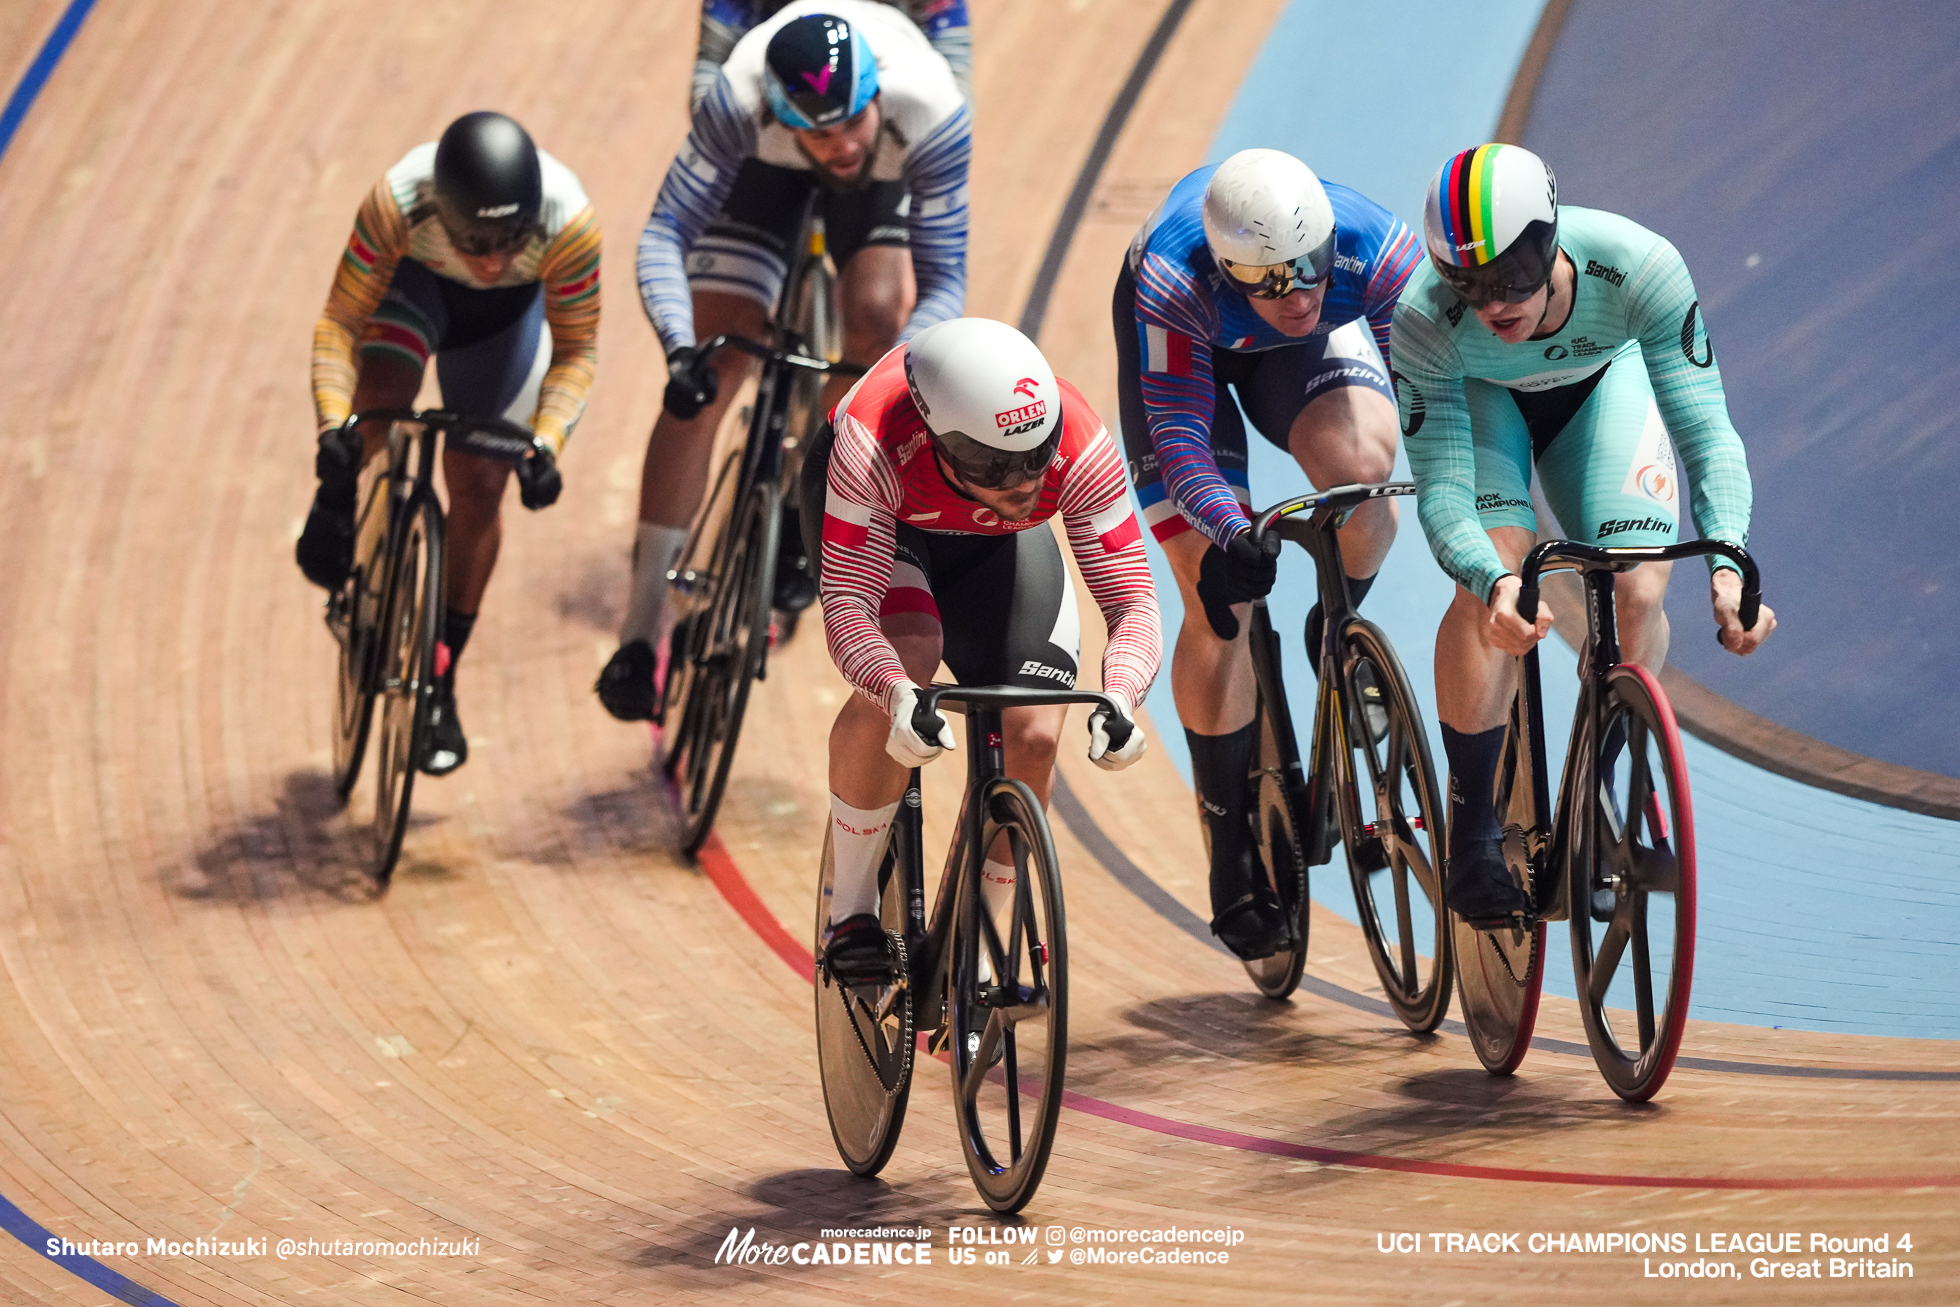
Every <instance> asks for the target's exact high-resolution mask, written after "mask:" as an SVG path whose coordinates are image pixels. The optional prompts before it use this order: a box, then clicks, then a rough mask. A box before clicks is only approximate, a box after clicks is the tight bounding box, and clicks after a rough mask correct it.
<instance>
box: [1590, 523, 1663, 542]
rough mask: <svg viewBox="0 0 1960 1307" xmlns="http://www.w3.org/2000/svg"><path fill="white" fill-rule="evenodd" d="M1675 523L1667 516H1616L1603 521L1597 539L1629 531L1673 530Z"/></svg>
mask: <svg viewBox="0 0 1960 1307" xmlns="http://www.w3.org/2000/svg"><path fill="white" fill-rule="evenodd" d="M1673 529H1674V523H1673V522H1672V521H1671V520H1669V519H1668V518H1665V517H1616V518H1613V519H1611V520H1610V521H1605V522H1601V523H1600V524H1599V531H1598V533H1597V535H1596V537H1595V538H1596V539H1600V540H1604V539H1605V538H1606V537H1607V536H1616V535H1621V534H1624V533H1625V532H1628V531H1672V530H1673Z"/></svg>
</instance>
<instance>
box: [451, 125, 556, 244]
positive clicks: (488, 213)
mask: <svg viewBox="0 0 1960 1307" xmlns="http://www.w3.org/2000/svg"><path fill="white" fill-rule="evenodd" d="M435 200H436V212H437V213H438V214H440V215H441V217H442V225H443V226H444V227H445V228H447V229H448V231H449V238H450V241H451V242H452V243H453V244H454V245H455V246H456V248H457V249H458V250H460V251H461V252H463V253H464V254H495V253H498V252H499V251H503V250H508V249H512V248H514V247H516V246H519V245H522V244H524V242H526V241H527V240H529V239H530V238H531V236H532V234H533V233H534V231H535V230H536V228H537V225H538V213H539V211H540V210H541V209H542V208H543V207H544V174H543V172H542V171H541V170H540V169H539V167H538V147H537V146H535V145H533V144H532V143H531V137H530V134H529V133H528V132H526V131H525V130H524V129H523V128H522V127H519V126H518V125H517V123H516V121H515V120H513V119H510V118H506V117H505V116H504V115H503V114H500V113H491V112H490V111H488V110H482V111H479V112H477V113H466V114H464V115H463V116H462V117H461V118H458V119H457V120H456V121H455V122H453V123H451V124H449V126H448V128H447V129H446V130H445V131H444V132H443V134H442V139H441V140H440V141H438V142H436V176H435Z"/></svg>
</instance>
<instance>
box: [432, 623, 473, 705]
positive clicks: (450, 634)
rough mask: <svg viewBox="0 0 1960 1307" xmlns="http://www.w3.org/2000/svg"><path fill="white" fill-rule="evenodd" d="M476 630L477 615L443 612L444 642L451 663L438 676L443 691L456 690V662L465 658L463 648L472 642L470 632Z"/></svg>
mask: <svg viewBox="0 0 1960 1307" xmlns="http://www.w3.org/2000/svg"><path fill="white" fill-rule="evenodd" d="M475 628H476V614H475V613H459V612H457V611H456V610H455V609H454V608H446V609H444V610H443V613H442V642H443V644H444V645H445V646H446V647H447V648H448V650H449V662H448V664H447V665H446V666H445V667H444V668H443V669H442V671H441V672H440V673H439V674H438V676H437V679H438V680H440V681H441V682H442V688H443V689H445V690H453V689H455V688H456V662H457V660H458V659H460V658H461V657H462V656H463V646H464V645H466V644H468V643H469V642H470V632H471V631H472V630H474V629H475Z"/></svg>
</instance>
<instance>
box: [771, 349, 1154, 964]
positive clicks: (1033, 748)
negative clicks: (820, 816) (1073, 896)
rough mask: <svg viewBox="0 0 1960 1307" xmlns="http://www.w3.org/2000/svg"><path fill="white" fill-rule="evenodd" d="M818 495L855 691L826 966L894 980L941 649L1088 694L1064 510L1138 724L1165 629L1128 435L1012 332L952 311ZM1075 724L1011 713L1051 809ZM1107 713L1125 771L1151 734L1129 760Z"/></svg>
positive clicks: (813, 470)
mask: <svg viewBox="0 0 1960 1307" xmlns="http://www.w3.org/2000/svg"><path fill="white" fill-rule="evenodd" d="M819 495H821V496H822V498H818V496H819ZM803 501H804V503H806V504H808V505H811V506H812V507H814V506H815V505H816V504H818V503H822V504H823V505H824V511H823V519H822V527H821V532H822V538H821V543H820V544H819V542H818V541H815V540H812V541H810V542H809V543H810V546H811V549H810V552H811V555H812V556H813V557H820V558H821V560H822V565H821V570H820V576H821V585H822V599H823V614H824V631H825V634H826V636H827V637H828V639H829V642H830V654H831V657H832V658H833V659H834V660H835V661H836V663H837V666H838V669H839V670H840V671H842V672H843V674H844V677H845V679H846V680H848V681H849V682H850V683H851V686H852V688H853V689H855V690H856V691H857V693H856V694H854V695H853V696H852V697H851V698H850V700H849V701H848V702H846V703H845V705H844V707H843V709H842V710H841V711H839V713H838V714H837V722H836V724H835V725H834V726H833V727H832V728H831V733H830V791H831V798H830V803H831V832H830V833H831V844H832V852H833V856H834V868H833V873H832V899H831V904H830V918H829V920H830V926H831V930H832V936H831V940H830V943H829V945H828V948H827V951H826V957H827V958H828V959H829V962H830V965H831V966H832V968H833V970H836V971H838V972H839V973H840V974H844V975H846V976H852V975H858V976H863V975H876V974H879V972H880V971H881V970H882V969H883V968H885V967H887V966H888V965H889V961H890V959H889V957H888V955H887V953H886V947H887V945H886V937H885V934H884V931H883V929H882V928H881V927H880V926H879V924H878V918H877V912H878V884H877V868H878V861H879V858H880V856H881V855H882V852H883V848H884V840H885V835H886V832H887V831H888V830H889V829H890V827H891V822H892V818H893V817H894V816H895V815H896V813H897V810H898V803H899V800H900V798H901V797H902V796H903V794H904V792H905V782H906V772H907V769H908V768H911V767H919V766H923V765H925V764H926V763H928V762H930V761H932V760H933V759H934V758H936V757H938V756H939V754H940V753H941V752H942V751H943V750H944V749H945V748H946V747H948V745H949V744H950V742H951V737H950V736H949V735H947V734H945V733H944V719H943V718H940V719H939V723H940V724H939V727H938V729H936V730H934V731H933V732H931V733H930V734H929V735H928V736H924V737H922V736H921V735H919V734H918V733H917V732H916V731H915V730H914V729H913V723H912V712H913V706H914V704H915V703H916V701H917V697H918V687H919V686H921V685H923V684H925V683H927V682H929V681H930V680H931V678H932V674H933V671H934V670H935V669H936V668H937V667H938V666H939V663H940V662H941V660H942V659H943V660H944V661H945V663H946V665H947V666H948V667H949V668H950V669H951V670H952V673H953V676H954V678H955V679H957V680H958V681H960V682H961V683H963V684H969V685H1023V686H1028V687H1031V688H1050V689H1052V688H1062V689H1070V688H1073V687H1074V685H1075V681H1076V660H1077V656H1078V653H1079V645H1080V632H1081V626H1080V621H1079V618H1078V617H1077V614H1076V608H1075V597H1074V592H1073V590H1072V589H1071V588H1070V585H1069V580H1068V572H1067V569H1066V568H1065V567H1064V566H1063V564H1062V556H1061V549H1060V547H1059V546H1058V545H1057V543H1056V540H1055V535H1054V532H1053V531H1052V530H1051V529H1049V528H1048V526H1047V523H1048V521H1049V519H1051V518H1053V517H1055V516H1057V515H1059V516H1060V517H1061V519H1062V523H1063V526H1064V527H1065V528H1066V530H1067V533H1068V541H1069V548H1070V551H1071V552H1072V553H1073V554H1074V555H1075V561H1076V565H1077V566H1078V567H1079V568H1080V569H1081V571H1082V577H1083V580H1084V581H1085V582H1087V584H1088V586H1089V592H1090V594H1091V595H1093V596H1094V597H1095V600H1096V603H1097V606H1098V607H1100V608H1101V609H1102V615H1103V622H1104V624H1105V625H1106V627H1107V628H1108V631H1109V643H1108V646H1107V647H1106V648H1105V649H1104V651H1103V659H1102V688H1103V690H1104V692H1105V693H1107V694H1109V695H1110V696H1111V697H1112V698H1114V699H1116V700H1117V701H1118V702H1119V704H1120V705H1122V706H1123V708H1124V709H1125V714H1124V715H1125V716H1128V715H1130V713H1131V712H1133V711H1134V709H1135V706H1136V705H1137V704H1139V703H1141V702H1142V701H1143V696H1144V694H1145V692H1146V691H1148V690H1149V688H1150V684H1151V682H1152V681H1153V680H1155V679H1156V676H1157V665H1158V662H1159V660H1160V658H1161V657H1162V654H1163V632H1162V628H1161V626H1160V624H1159V618H1158V612H1157V595H1156V591H1155V589H1154V588H1153V586H1152V584H1151V580H1150V568H1149V564H1148V562H1147V560H1146V559H1145V556H1144V551H1143V535H1142V529H1141V528H1140V527H1139V525H1138V523H1137V519H1136V516H1135V514H1134V513H1132V512H1131V509H1130V499H1129V492H1128V483H1127V479H1126V476H1125V473H1124V467H1123V460H1122V457H1121V455H1120V454H1119V453H1118V452H1117V449H1116V443H1115V441H1114V440H1112V439H1111V437H1110V435H1109V431H1108V429H1107V428H1106V427H1104V426H1103V424H1102V420H1101V419H1100V418H1098V417H1097V416H1096V414H1095V411H1094V410H1093V409H1091V408H1090V407H1089V403H1088V401H1087V400H1085V399H1084V398H1083V397H1082V394H1081V392H1080V391H1078V390H1076V388H1075V387H1074V386H1072V385H1070V384H1069V383H1068V382H1066V381H1062V380H1060V379H1059V378H1057V377H1056V376H1055V374H1054V371H1053V370H1052V369H1051V368H1050V367H1049V366H1048V363H1047V360H1046V359H1044V358H1043V357H1042V355H1041V351H1040V350H1039V349H1037V348H1036V347H1035V345H1034V342H1033V341H1030V340H1029V339H1028V338H1027V337H1026V336H1023V335H1022V334H1021V333H1020V332H1018V331H1016V330H1014V328H1012V327H1010V326H1008V325H1006V324H1005V323H1001V322H994V321H991V320H989V319H986V318H957V319H954V320H952V321H950V322H943V323H939V324H937V325H934V326H931V327H928V328H926V329H925V330H924V331H921V332H920V333H919V334H918V335H917V336H914V337H913V338H912V340H911V341H910V342H909V343H907V344H904V345H900V346H899V347H897V348H896V349H893V350H892V351H891V352H890V353H888V354H886V355H885V356H884V358H882V359H880V360H879V361H878V363H877V364H876V365H874V366H873V367H872V369H871V371H870V372H868V373H867V374H866V375H865V376H864V378H863V379H862V380H861V381H859V382H858V384H857V385H856V386H855V387H853V388H852V390H851V391H850V393H849V394H847V395H846V396H845V397H844V399H843V401H842V402H841V403H840V404H838V406H837V407H836V409H835V410H833V411H832V413H831V424H830V425H829V426H828V427H826V429H825V430H824V431H823V432H821V433H820V434H819V436H818V439H817V441H816V443H815V447H814V448H813V449H812V451H811V456H810V457H809V458H808V459H807V460H806V461H805V464H804V470H803ZM815 516H816V515H815V514H814V513H810V514H808V515H807V516H806V519H805V520H806V521H810V520H811V519H813V518H815ZM813 525H814V524H813ZM812 534H814V532H812ZM1066 716H1067V709H1066V708H1064V707H1050V708H1014V709H1009V710H1008V711H1007V712H1006V713H1004V714H1003V718H1002V726H1003V733H1004V735H1005V746H1006V769H1007V774H1008V775H1009V776H1011V777H1014V778H1015V779H1017V780H1020V781H1022V782H1024V783H1026V784H1027V785H1028V787H1029V788H1030V789H1032V790H1033V791H1034V792H1035V794H1036V795H1037V796H1039V797H1040V799H1041V800H1042V802H1044V803H1046V802H1047V800H1048V796H1049V793H1050V791H1051V789H1052V788H1053V774H1054V763H1055V749H1056V745H1057V742H1058V739H1059V737H1060V734H1061V729H1062V724H1063V721H1064V719H1065V717H1066ZM1107 717H1108V713H1107V710H1105V709H1097V710H1096V711H1095V712H1093V713H1092V714H1091V715H1090V718H1089V732H1090V745H1089V757H1090V759H1091V760H1092V761H1094V762H1095V763H1096V764H1097V765H1098V766H1101V767H1104V768H1106V769H1109V770H1119V769H1121V768H1123V767H1127V766H1128V765H1129V764H1130V763H1132V762H1134V761H1135V760H1136V759H1137V758H1138V757H1139V756H1140V755H1141V754H1142V752H1143V732H1142V731H1141V730H1137V731H1134V732H1132V733H1131V735H1130V738H1129V740H1128V741H1127V742H1126V744H1125V745H1124V747H1123V748H1122V749H1120V750H1113V749H1111V748H1110V747H1109V738H1108V733H1107V732H1106V730H1105V723H1106V721H1107ZM993 852H996V853H997V852H1001V851H999V850H995V851H993ZM1014 875H1015V873H1014V867H1013V864H1012V862H1011V861H1005V860H1002V859H999V858H996V857H994V856H991V854H990V856H989V858H988V860H987V862H986V866H985V870H984V882H983V888H984V889H985V892H986V895H987V899H988V902H989V904H990V906H992V907H993V908H994V910H995V911H1000V910H1001V909H1002V908H1004V906H1005V905H1006V903H1007V902H1008V900H1009V897H1010V896H1011V894H1012V892H1013V887H1014Z"/></svg>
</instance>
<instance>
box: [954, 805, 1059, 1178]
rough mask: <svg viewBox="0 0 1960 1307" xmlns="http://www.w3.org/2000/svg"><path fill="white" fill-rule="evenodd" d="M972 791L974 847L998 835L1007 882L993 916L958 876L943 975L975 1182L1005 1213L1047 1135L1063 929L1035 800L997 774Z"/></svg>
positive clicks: (986, 846)
mask: <svg viewBox="0 0 1960 1307" xmlns="http://www.w3.org/2000/svg"><path fill="white" fill-rule="evenodd" d="M979 802H981V803H982V804H983V805H984V808H983V810H982V819H981V831H980V850H979V852H980V856H983V857H984V856H987V854H988V851H989V850H994V849H995V845H996V841H1001V840H1004V841H1005V842H1006V844H1007V847H1008V849H1009V850H1010V851H1011V855H1012V856H1011V861H1012V863H1013V866H1014V893H1013V898H1012V901H1011V904H1010V905H1009V906H1008V907H1007V908H1006V909H1004V910H1003V911H1002V912H1001V914H1000V917H999V918H996V916H995V915H994V914H993V913H992V912H990V911H989V910H988V908H987V906H986V901H985V899H984V897H983V896H982V894H981V890H980V886H979V884H978V883H977V877H976V878H974V879H972V880H970V881H968V882H966V883H964V884H962V885H960V886H959V888H958V892H959V893H960V895H961V898H960V902H959V907H958V915H957V919H956V921H955V923H954V927H953V940H952V949H951V953H950V958H949V966H948V982H947V1019H948V1022H949V1027H950V1031H949V1033H950V1034H951V1036H952V1039H951V1050H950V1051H951V1053H952V1064H953V1109H954V1113H955V1115H956V1117H957V1118H958V1121H959V1131H960V1143H961V1145H962V1149H963V1151H964V1152H965V1154H966V1169H967V1172H968V1174H970V1175H971V1176H972V1177H973V1184H974V1187H975V1188H977V1189H978V1190H979V1191H980V1197H981V1198H982V1199H984V1200H985V1201H986V1204H987V1206H988V1207H990V1208H992V1209H993V1210H994V1211H996V1212H1002V1213H1007V1212H1018V1211H1020V1210H1021V1208H1023V1207H1024V1206H1026V1205H1027V1202H1028V1200H1029V1199H1030V1198H1032V1197H1034V1191H1035V1189H1036V1188H1037V1187H1038V1186H1039V1185H1040V1184H1041V1175H1042V1172H1043V1171H1044V1170H1046V1169H1047V1166H1048V1153H1049V1150H1050V1149H1051V1148H1052V1147H1053V1146H1054V1142H1055V1125H1056V1118H1057V1117H1058V1116H1059V1115H1060V1113H1061V1109H1062V1079H1063V1076H1064V1073H1065V1070H1066V1064H1067V1060H1068V939H1067V933H1066V924H1065V922H1064V919H1063V913H1062V878H1061V875H1060V872H1059V869H1058V866H1057V863H1056V860H1055V844H1054V841H1053V839H1051V838H1050V836H1049V833H1048V821H1047V819H1046V818H1045V817H1044V816H1043V815H1042V812H1041V804H1040V802H1039V801H1038V800H1036V798H1035V797H1034V793H1033V792H1032V791H1031V790H1029V789H1028V787H1027V786H1025V785H1023V784H1021V782H1019V781H1014V780H1005V779H1002V780H996V781H994V782H992V783H991V784H989V785H988V786H987V787H986V789H985V791H984V792H983V793H982V794H981V795H980V796H979Z"/></svg>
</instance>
